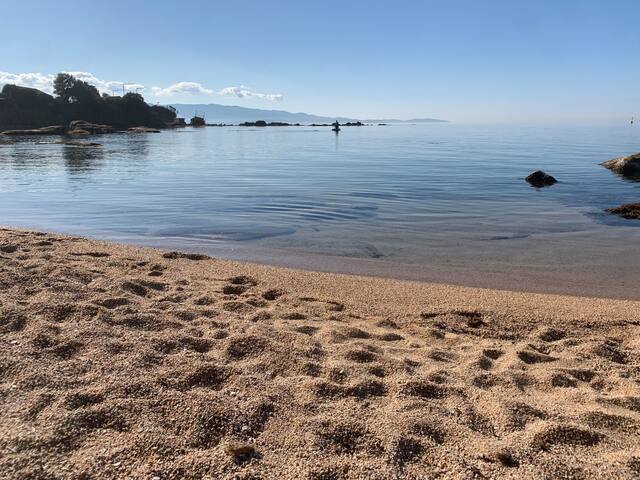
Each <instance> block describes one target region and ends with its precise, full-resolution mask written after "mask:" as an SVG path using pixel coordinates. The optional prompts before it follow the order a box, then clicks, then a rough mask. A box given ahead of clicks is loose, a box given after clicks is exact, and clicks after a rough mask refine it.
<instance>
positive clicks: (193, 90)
mask: <svg viewBox="0 0 640 480" xmlns="http://www.w3.org/2000/svg"><path fill="white" fill-rule="evenodd" d="M151 91H152V92H153V94H154V95H156V96H158V97H175V96H176V95H213V90H211V89H209V88H205V87H203V86H202V84H200V83H198V82H178V83H174V84H173V85H169V86H168V87H167V88H160V87H151Z"/></svg>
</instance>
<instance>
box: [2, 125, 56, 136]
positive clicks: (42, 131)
mask: <svg viewBox="0 0 640 480" xmlns="http://www.w3.org/2000/svg"><path fill="white" fill-rule="evenodd" d="M0 135H10V136H22V135H64V126H62V125H52V126H50V127H42V128H31V129H27V130H5V131H4V132H2V133H1V134H0Z"/></svg>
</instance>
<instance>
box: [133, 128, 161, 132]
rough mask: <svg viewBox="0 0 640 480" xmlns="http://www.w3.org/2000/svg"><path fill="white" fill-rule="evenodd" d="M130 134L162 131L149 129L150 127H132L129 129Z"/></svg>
mask: <svg viewBox="0 0 640 480" xmlns="http://www.w3.org/2000/svg"><path fill="white" fill-rule="evenodd" d="M127 131H128V132H130V133H160V130H158V129H157V128H149V127H131V128H129V129H127Z"/></svg>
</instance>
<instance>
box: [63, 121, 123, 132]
mask: <svg viewBox="0 0 640 480" xmlns="http://www.w3.org/2000/svg"><path fill="white" fill-rule="evenodd" d="M77 130H84V131H85V132H89V133H90V134H92V135H96V134H102V133H113V132H114V131H115V130H114V128H113V127H112V126H111V125H99V124H96V123H91V122H87V121H85V120H74V121H73V122H71V123H69V135H73V133H72V132H74V131H77Z"/></svg>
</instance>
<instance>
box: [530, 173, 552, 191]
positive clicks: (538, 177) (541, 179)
mask: <svg viewBox="0 0 640 480" xmlns="http://www.w3.org/2000/svg"><path fill="white" fill-rule="evenodd" d="M525 180H526V181H527V182H529V183H530V184H531V185H533V186H534V187H538V188H540V187H548V186H550V185H553V184H554V183H558V181H557V180H556V179H555V178H553V177H552V176H551V175H549V174H548V173H546V172H543V171H542V170H536V171H535V172H533V173H532V174H531V175H529V176H528V177H526V178H525Z"/></svg>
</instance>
